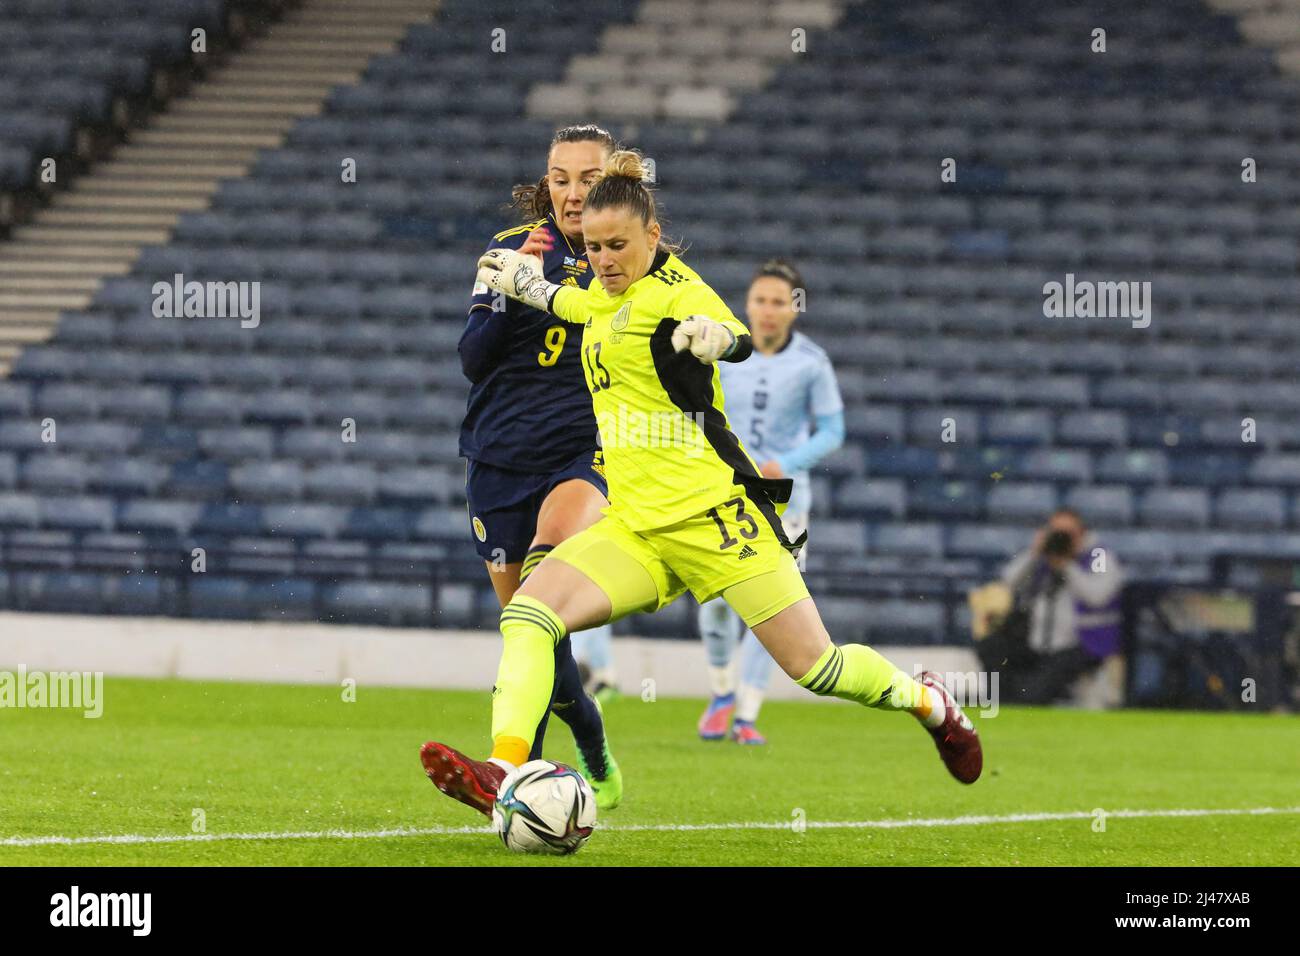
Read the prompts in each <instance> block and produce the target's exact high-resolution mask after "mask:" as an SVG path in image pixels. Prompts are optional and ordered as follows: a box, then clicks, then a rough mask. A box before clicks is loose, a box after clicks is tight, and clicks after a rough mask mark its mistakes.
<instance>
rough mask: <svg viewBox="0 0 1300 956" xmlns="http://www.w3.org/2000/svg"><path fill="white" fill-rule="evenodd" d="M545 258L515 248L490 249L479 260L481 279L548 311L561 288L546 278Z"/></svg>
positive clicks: (494, 287)
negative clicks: (543, 263) (543, 262)
mask: <svg viewBox="0 0 1300 956" xmlns="http://www.w3.org/2000/svg"><path fill="white" fill-rule="evenodd" d="M544 268H545V267H544V266H543V265H542V260H541V259H538V258H537V257H536V256H528V255H524V254H523V253H521V252H516V251H515V250H514V249H489V250H488V251H487V252H485V253H483V255H482V256H481V257H480V258H479V260H478V281H479V282H482V283H483V284H484V285H486V286H487V287H488V288H490V289H495V290H496V291H497V292H500V293H502V294H504V295H506V296H508V297H510V298H511V299H514V300H516V301H518V302H522V303H524V304H525V305H531V306H532V307H533V308H534V309H540V310H542V311H543V312H545V311H546V307H547V306H548V305H550V302H551V297H552V296H553V295H555V293H556V291H557V290H558V289H559V288H560V287H559V286H558V285H556V284H555V283H553V282H547V281H546V274H545V272H544Z"/></svg>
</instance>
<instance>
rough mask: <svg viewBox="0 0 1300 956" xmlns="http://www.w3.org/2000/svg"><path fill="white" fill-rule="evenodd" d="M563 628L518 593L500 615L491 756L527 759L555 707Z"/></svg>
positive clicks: (540, 605) (550, 614)
mask: <svg viewBox="0 0 1300 956" xmlns="http://www.w3.org/2000/svg"><path fill="white" fill-rule="evenodd" d="M564 633H565V631H564V623H563V622H562V621H561V620H560V619H559V617H558V616H556V614H555V612H554V611H552V610H551V609H550V608H549V607H547V606H546V605H545V604H543V603H542V602H541V601H538V600H537V599H536V598H531V597H527V596H526V595H522V594H516V595H515V596H514V597H512V598H511V599H510V603H509V604H507V605H506V607H505V610H503V611H502V612H501V639H502V646H501V664H500V665H499V666H498V668H497V683H496V687H495V688H494V689H493V691H492V756H493V757H495V758H497V759H500V760H505V761H507V762H509V763H511V764H514V765H515V766H519V765H520V764H522V763H525V762H526V761H527V760H528V751H529V750H531V749H532V746H533V737H534V735H535V734H536V733H537V725H538V724H539V723H541V720H542V715H543V714H545V713H546V709H547V707H548V706H550V703H551V688H552V685H553V684H554V683H555V645H556V644H558V643H559V642H560V640H561V639H562V638H563V637H564Z"/></svg>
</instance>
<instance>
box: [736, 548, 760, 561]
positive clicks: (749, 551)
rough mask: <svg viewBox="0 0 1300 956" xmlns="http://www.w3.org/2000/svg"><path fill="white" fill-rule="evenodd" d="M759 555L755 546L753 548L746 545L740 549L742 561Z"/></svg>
mask: <svg viewBox="0 0 1300 956" xmlns="http://www.w3.org/2000/svg"><path fill="white" fill-rule="evenodd" d="M757 556H758V552H757V551H755V550H754V549H753V548H751V547H750V546H749V545H745V546H744V547H743V548H741V549H740V560H741V561H744V560H745V559H746V558H753V557H757Z"/></svg>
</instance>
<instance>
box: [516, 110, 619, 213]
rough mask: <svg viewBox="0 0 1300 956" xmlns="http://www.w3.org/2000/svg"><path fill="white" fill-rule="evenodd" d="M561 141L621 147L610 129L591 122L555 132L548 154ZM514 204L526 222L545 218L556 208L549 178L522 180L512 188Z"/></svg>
mask: <svg viewBox="0 0 1300 956" xmlns="http://www.w3.org/2000/svg"><path fill="white" fill-rule="evenodd" d="M560 143H600V145H601V146H603V147H605V151H606V152H609V153H612V152H615V151H616V150H617V149H618V142H617V140H615V139H614V137H613V135H611V133H610V132H609V130H607V129H604V128H603V127H600V126H596V125H595V124H593V123H587V124H585V125H581V126H565V127H563V128H561V129H557V130H556V131H555V135H554V136H553V137H551V145H550V146H549V147H548V148H547V155H548V156H549V155H550V151H551V150H552V149H555V147H556V146H557V145H559V144H560ZM510 205H511V206H512V207H514V208H515V209H518V210H519V212H520V214H521V215H522V217H523V220H524V221H525V222H531V221H532V220H534V219H545V218H546V217H547V216H549V215H550V214H551V211H552V209H553V208H554V207H553V206H552V204H551V188H550V182H549V180H548V179H547V178H546V177H545V176H543V177H542V178H541V179H539V180H537V182H536V183H520V184H519V185H517V186H515V187H514V188H513V189H511V190H510Z"/></svg>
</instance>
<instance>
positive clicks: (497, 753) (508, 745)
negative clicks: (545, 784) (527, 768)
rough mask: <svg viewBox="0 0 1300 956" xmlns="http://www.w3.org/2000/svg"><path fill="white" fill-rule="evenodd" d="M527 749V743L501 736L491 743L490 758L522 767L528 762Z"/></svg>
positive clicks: (516, 738)
mask: <svg viewBox="0 0 1300 956" xmlns="http://www.w3.org/2000/svg"><path fill="white" fill-rule="evenodd" d="M529 749H530V745H529V743H528V741H526V740H522V739H520V738H519V737H510V736H507V735H505V734H502V735H501V736H500V737H497V738H496V739H495V740H493V741H492V756H493V757H495V758H497V759H498V760H504V761H506V763H509V764H513V765H514V766H516V767H522V766H523V765H524V764H526V763H527V762H528V751H529Z"/></svg>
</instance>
